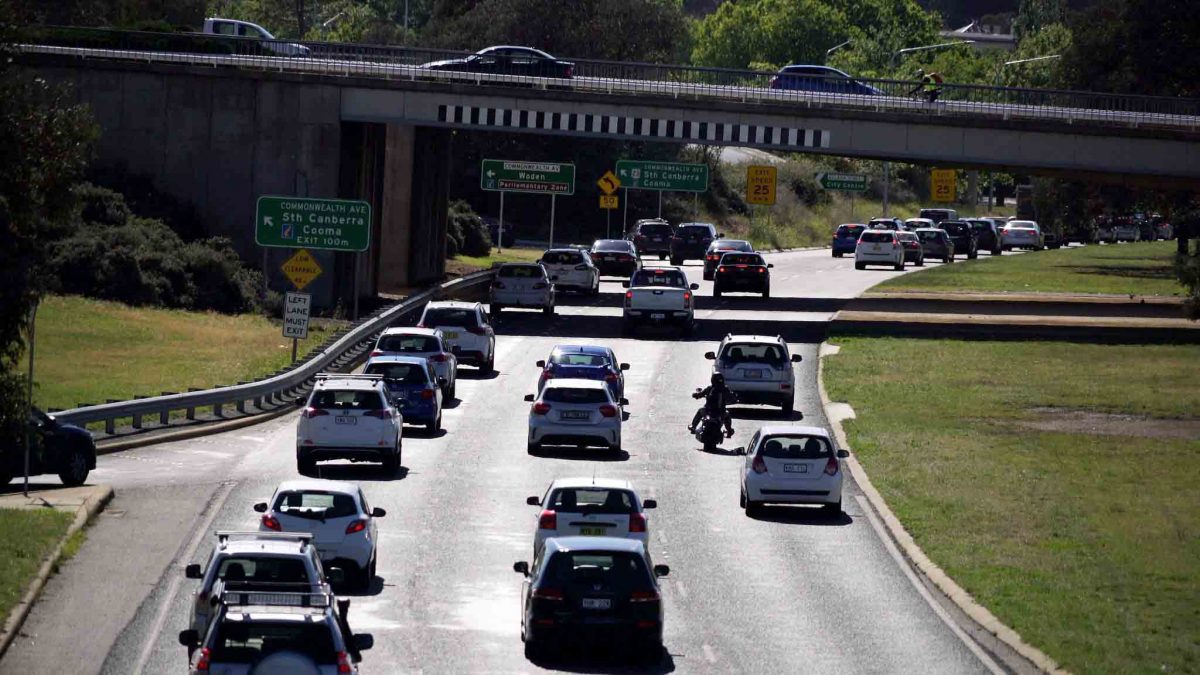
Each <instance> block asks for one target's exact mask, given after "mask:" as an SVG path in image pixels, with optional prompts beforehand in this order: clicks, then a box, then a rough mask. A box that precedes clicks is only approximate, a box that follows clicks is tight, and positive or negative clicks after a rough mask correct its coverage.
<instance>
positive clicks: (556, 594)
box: [533, 588, 566, 601]
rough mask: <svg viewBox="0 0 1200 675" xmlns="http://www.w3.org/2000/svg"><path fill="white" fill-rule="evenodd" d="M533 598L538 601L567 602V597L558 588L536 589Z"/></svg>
mask: <svg viewBox="0 0 1200 675" xmlns="http://www.w3.org/2000/svg"><path fill="white" fill-rule="evenodd" d="M533 597H534V598H537V599H538V600H559V601H561V600H565V599H566V596H565V595H564V594H563V592H562V591H561V590H559V589H557V588H535V589H534V591H533Z"/></svg>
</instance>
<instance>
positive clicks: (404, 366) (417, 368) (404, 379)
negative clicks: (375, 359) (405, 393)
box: [365, 363, 429, 384]
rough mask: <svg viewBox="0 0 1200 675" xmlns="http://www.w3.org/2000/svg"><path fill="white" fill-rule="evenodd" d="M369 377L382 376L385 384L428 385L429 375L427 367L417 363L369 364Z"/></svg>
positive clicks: (367, 369)
mask: <svg viewBox="0 0 1200 675" xmlns="http://www.w3.org/2000/svg"><path fill="white" fill-rule="evenodd" d="M365 370H366V373H367V374H368V375H382V376H383V381H384V382H391V383H401V384H427V383H428V382H429V374H428V373H427V372H426V371H425V367H424V366H422V365H420V364H416V363H369V364H367V367H366V369H365Z"/></svg>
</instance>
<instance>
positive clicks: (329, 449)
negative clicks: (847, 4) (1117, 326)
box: [296, 373, 403, 475]
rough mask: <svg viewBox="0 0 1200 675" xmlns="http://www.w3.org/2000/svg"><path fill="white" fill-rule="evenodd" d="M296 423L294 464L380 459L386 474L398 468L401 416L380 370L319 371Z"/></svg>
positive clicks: (308, 467)
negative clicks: (360, 372) (373, 372)
mask: <svg viewBox="0 0 1200 675" xmlns="http://www.w3.org/2000/svg"><path fill="white" fill-rule="evenodd" d="M300 401H301V405H303V406H304V407H303V409H302V410H301V411H300V420H299V422H298V423H297V425H296V469H297V470H298V471H299V472H300V473H301V474H302V475H309V474H312V473H313V472H314V471H316V467H317V462H318V461H321V460H328V459H348V460H350V461H352V462H379V463H381V464H382V465H383V470H384V472H385V473H387V474H388V475H391V474H394V473H396V470H397V469H399V468H400V451H401V448H400V444H401V440H402V434H403V429H402V425H403V418H402V416H401V413H400V410H399V409H398V408H397V407H396V406H395V404H394V403H393V402H392V397H391V395H389V394H388V391H387V388H386V385H385V384H384V381H383V376H382V375H341V374H335V373H321V374H319V375H317V381H316V383H315V384H313V390H312V393H310V394H309V395H308V399H307V401H306V400H305V399H300Z"/></svg>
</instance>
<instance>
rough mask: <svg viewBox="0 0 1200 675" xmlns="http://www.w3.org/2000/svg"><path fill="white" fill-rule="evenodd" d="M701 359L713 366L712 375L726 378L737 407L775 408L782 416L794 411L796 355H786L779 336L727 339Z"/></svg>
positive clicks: (798, 358)
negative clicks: (745, 404) (743, 405)
mask: <svg viewBox="0 0 1200 675" xmlns="http://www.w3.org/2000/svg"><path fill="white" fill-rule="evenodd" d="M704 358H706V359H708V360H709V361H714V362H715V363H713V369H712V372H713V374H720V375H722V376H723V377H724V378H725V386H726V387H728V388H729V390H730V391H732V392H733V393H734V395H736V396H737V402H738V403H749V404H766V405H777V406H779V407H780V408H782V409H783V412H784V413H785V414H788V415H790V414H791V413H792V411H793V410H795V403H796V373H795V372H794V371H793V370H792V364H793V363H799V362H800V361H801V356H800V355H799V354H791V355H790V356H789V354H788V345H787V342H785V341H784V339H783V338H782V337H780V336H778V335H775V336H769V335H726V336H725V339H723V340H721V344H720V345H719V346H718V347H717V350H716V351H715V352H707V353H705V354H704Z"/></svg>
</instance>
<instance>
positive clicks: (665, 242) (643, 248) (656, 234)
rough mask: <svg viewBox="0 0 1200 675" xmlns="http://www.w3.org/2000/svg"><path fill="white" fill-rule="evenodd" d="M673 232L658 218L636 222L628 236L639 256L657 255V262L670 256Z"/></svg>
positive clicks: (668, 225) (666, 223)
mask: <svg viewBox="0 0 1200 675" xmlns="http://www.w3.org/2000/svg"><path fill="white" fill-rule="evenodd" d="M673 236H675V230H674V228H672V227H671V224H670V223H668V222H667V221H665V220H662V219H660V218H646V219H643V220H639V221H637V224H635V225H634V226H633V229H632V230H630V231H629V236H627V237H625V238H626V239H628V240H629V241H632V242H633V245H634V246H636V247H637V250H638V253H639V254H640V255H657V256H658V259H659V260H666V259H667V256H668V255H671V237H673Z"/></svg>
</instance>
